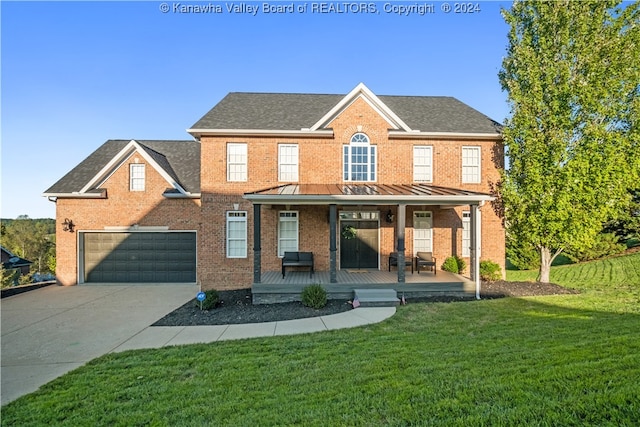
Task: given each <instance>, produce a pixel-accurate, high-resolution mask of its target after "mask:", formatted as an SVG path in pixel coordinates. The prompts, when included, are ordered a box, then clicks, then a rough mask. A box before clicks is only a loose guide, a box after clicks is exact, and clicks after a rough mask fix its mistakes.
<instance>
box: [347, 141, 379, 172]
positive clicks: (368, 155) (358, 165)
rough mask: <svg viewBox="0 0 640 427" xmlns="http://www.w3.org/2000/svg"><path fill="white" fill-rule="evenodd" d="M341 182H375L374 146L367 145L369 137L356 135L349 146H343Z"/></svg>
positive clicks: (375, 158)
mask: <svg viewBox="0 0 640 427" xmlns="http://www.w3.org/2000/svg"><path fill="white" fill-rule="evenodd" d="M342 153H343V160H342V161H343V180H344V181H369V182H371V181H375V180H376V160H377V157H376V146H375V145H370V144H369V137H368V136H367V135H365V134H364V133H356V134H355V135H353V136H352V137H351V141H350V144H349V145H345V146H343V151H342Z"/></svg>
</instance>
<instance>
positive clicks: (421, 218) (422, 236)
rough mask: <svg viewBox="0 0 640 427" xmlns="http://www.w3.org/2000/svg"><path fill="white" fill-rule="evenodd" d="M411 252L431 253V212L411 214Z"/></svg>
mask: <svg viewBox="0 0 640 427" xmlns="http://www.w3.org/2000/svg"><path fill="white" fill-rule="evenodd" d="M413 251H414V253H418V252H433V227H432V217H431V212H414V213H413Z"/></svg>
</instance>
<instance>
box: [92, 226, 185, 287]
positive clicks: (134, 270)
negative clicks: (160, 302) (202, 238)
mask: <svg viewBox="0 0 640 427" xmlns="http://www.w3.org/2000/svg"><path fill="white" fill-rule="evenodd" d="M83 240H84V242H83V243H84V245H83V247H84V248H83V249H84V257H83V261H84V281H85V282H87V283H90V282H94V283H96V282H102V283H136V282H138V283H150V282H156V283H178V282H187V283H193V282H195V281H196V233H194V232H179V233H155V232H154V233H151V232H145V233H83Z"/></svg>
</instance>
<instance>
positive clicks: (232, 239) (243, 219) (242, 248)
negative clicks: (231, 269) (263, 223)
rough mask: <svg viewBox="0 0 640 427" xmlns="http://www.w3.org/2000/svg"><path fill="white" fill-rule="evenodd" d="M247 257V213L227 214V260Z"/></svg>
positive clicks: (235, 212)
mask: <svg viewBox="0 0 640 427" xmlns="http://www.w3.org/2000/svg"><path fill="white" fill-rule="evenodd" d="M246 257H247V212H246V211H230V212H227V258H246Z"/></svg>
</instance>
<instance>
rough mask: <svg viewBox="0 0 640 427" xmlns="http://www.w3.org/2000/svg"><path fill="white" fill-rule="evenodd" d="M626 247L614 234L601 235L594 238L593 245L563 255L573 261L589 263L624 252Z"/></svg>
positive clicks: (568, 251) (569, 250)
mask: <svg viewBox="0 0 640 427" xmlns="http://www.w3.org/2000/svg"><path fill="white" fill-rule="evenodd" d="M625 249H627V247H626V245H624V244H622V243H620V238H619V237H618V236H616V235H615V234H614V233H602V234H598V235H597V236H596V240H595V242H594V244H593V245H592V246H590V247H588V248H585V249H582V250H571V249H568V250H567V251H566V252H565V254H566V255H567V256H568V257H569V258H570V259H571V260H573V261H576V262H579V261H591V260H594V259H598V258H602V257H605V256H608V255H615V254H619V253H621V252H624V251H625Z"/></svg>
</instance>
